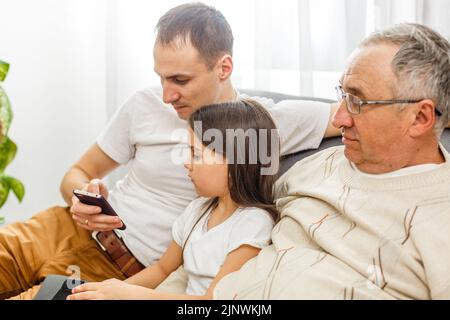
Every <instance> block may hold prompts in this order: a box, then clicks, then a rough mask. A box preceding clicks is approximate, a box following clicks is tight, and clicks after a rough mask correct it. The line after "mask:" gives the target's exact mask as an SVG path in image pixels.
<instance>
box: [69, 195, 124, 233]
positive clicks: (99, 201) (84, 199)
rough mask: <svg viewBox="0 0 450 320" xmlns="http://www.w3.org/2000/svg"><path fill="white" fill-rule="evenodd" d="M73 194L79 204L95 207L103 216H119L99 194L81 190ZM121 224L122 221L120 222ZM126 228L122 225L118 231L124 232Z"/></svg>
mask: <svg viewBox="0 0 450 320" xmlns="http://www.w3.org/2000/svg"><path fill="white" fill-rule="evenodd" d="M73 194H74V195H75V197H77V198H78V200H80V202H81V203H84V204H87V205H90V206H97V207H100V208H101V209H102V212H101V213H103V214H107V215H110V216H119V215H118V214H117V213H116V211H114V209H113V208H112V207H111V205H110V204H109V203H108V201H107V200H106V199H105V198H104V197H103V196H102V195H100V194H96V193H92V192H87V191H83V190H76V189H75V190H73ZM122 223H123V221H122ZM125 229H126V226H125V223H123V226H122V227H120V228H119V230H125Z"/></svg>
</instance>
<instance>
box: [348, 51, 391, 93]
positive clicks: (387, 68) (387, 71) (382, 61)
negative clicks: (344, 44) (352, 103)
mask: <svg viewBox="0 0 450 320" xmlns="http://www.w3.org/2000/svg"><path fill="white" fill-rule="evenodd" d="M398 50H399V47H398V46H396V45H392V44H386V43H377V44H370V45H367V46H363V47H360V48H357V49H356V50H355V51H353V53H352V54H351V55H350V57H349V59H348V62H347V67H346V70H345V72H344V74H343V75H342V77H341V79H340V83H341V85H342V86H343V88H344V90H345V91H347V92H350V93H353V94H355V95H358V96H359V97H360V98H362V99H365V98H368V97H370V99H375V98H380V97H376V96H373V95H377V94H380V95H381V94H382V93H381V92H380V91H384V90H381V88H391V89H393V88H395V87H396V85H395V84H396V80H397V79H396V76H395V74H394V71H393V69H392V60H393V58H394V57H395V54H396V53H397V52H398ZM383 98H386V97H383Z"/></svg>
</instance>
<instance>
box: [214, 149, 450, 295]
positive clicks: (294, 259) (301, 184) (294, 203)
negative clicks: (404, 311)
mask: <svg viewBox="0 0 450 320" xmlns="http://www.w3.org/2000/svg"><path fill="white" fill-rule="evenodd" d="M343 150H344V149H343V147H337V148H331V149H328V150H325V151H323V152H320V153H318V154H316V155H314V156H312V157H309V158H307V159H304V160H303V161H300V162H299V163H297V164H296V165H295V166H294V167H292V168H291V170H289V171H288V172H287V173H286V174H285V175H284V176H283V177H281V178H280V180H279V182H278V183H277V187H276V192H277V198H278V199H279V200H278V201H277V206H278V208H279V210H280V211H281V213H282V219H281V221H280V222H279V223H278V224H277V225H276V226H275V228H274V230H273V232H272V240H273V244H272V245H270V246H269V247H266V248H264V249H263V250H262V251H261V252H260V254H259V255H258V256H257V257H256V258H254V259H252V260H250V261H249V262H248V263H246V264H245V265H244V266H243V267H242V269H241V270H240V271H238V272H235V273H232V274H230V275H228V276H227V277H225V278H224V279H223V280H222V281H220V282H219V283H218V285H217V287H216V290H215V292H214V298H216V299H450V156H449V154H448V153H447V152H446V151H445V149H444V148H443V147H442V146H441V150H442V152H443V154H444V156H445V159H446V162H445V164H444V165H443V166H441V167H439V168H438V169H435V170H432V171H428V172H425V173H418V174H412V175H408V176H401V177H391V178H372V177H370V176H367V175H364V174H361V173H359V172H357V171H355V170H354V169H353V168H352V166H351V165H350V162H349V161H348V160H347V159H346V158H345V157H344V153H343Z"/></svg>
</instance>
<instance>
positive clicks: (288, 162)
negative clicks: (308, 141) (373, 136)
mask: <svg viewBox="0 0 450 320" xmlns="http://www.w3.org/2000/svg"><path fill="white" fill-rule="evenodd" d="M239 92H241V93H245V94H247V95H249V96H253V97H254V96H259V97H265V98H271V99H273V100H274V101H275V102H279V101H281V100H312V101H321V102H329V103H332V102H333V100H329V99H323V98H314V97H303V96H293V95H287V94H282V93H277V92H270V91H257V90H246V89H241V90H239ZM441 142H442V144H443V146H444V147H445V149H447V151H449V152H450V129H446V130H445V131H444V133H443V134H442V137H441ZM338 145H342V138H341V137H334V138H326V139H324V140H323V141H322V143H321V144H320V146H319V148H318V149H313V150H305V151H300V152H297V153H294V154H290V155H288V156H284V157H283V158H282V159H281V163H280V171H279V173H278V174H279V175H280V176H281V175H282V174H283V173H285V172H286V171H287V170H289V168H290V167H292V166H293V165H294V164H295V163H297V162H298V161H300V160H301V159H303V158H305V157H308V156H310V155H312V154H314V153H316V152H318V151H320V150H324V149H327V148H330V147H334V146H338Z"/></svg>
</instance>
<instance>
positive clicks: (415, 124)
mask: <svg viewBox="0 0 450 320" xmlns="http://www.w3.org/2000/svg"><path fill="white" fill-rule="evenodd" d="M413 110H414V112H413V113H412V114H411V119H412V125H411V127H410V128H409V132H410V135H411V137H420V136H422V135H424V134H426V133H428V132H431V131H432V130H433V128H434V126H435V124H436V121H437V115H436V113H435V104H434V102H433V101H432V100H429V99H425V100H422V101H420V102H418V103H417V107H416V108H415V109H413Z"/></svg>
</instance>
